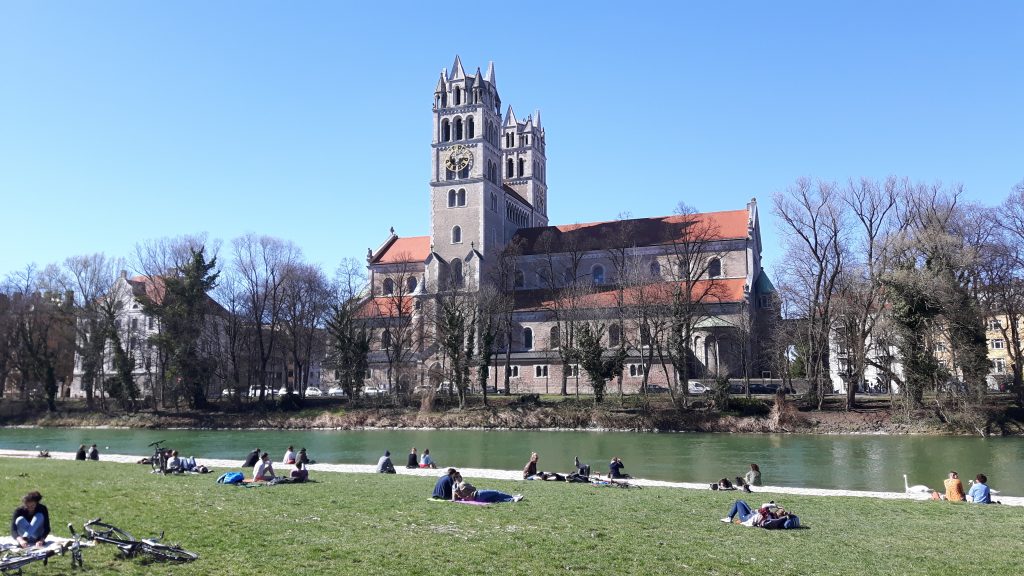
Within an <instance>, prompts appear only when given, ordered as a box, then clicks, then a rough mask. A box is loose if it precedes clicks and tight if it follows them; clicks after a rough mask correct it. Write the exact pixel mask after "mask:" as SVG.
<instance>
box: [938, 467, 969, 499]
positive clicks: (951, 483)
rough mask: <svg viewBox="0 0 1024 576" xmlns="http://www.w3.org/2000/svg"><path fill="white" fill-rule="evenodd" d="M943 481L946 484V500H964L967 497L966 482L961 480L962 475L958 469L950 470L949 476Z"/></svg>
mask: <svg viewBox="0 0 1024 576" xmlns="http://www.w3.org/2000/svg"><path fill="white" fill-rule="evenodd" d="M942 483H943V485H945V486H946V495H945V497H944V499H945V500H949V501H950V502H963V501H964V500H965V499H966V495H965V494H964V483H963V482H961V481H960V475H959V474H957V473H956V470H950V471H949V478H946V479H945V480H943V481H942Z"/></svg>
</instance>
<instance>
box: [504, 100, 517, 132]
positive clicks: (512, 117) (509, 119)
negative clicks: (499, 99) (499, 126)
mask: <svg viewBox="0 0 1024 576" xmlns="http://www.w3.org/2000/svg"><path fill="white" fill-rule="evenodd" d="M518 124H519V123H518V122H517V121H516V113H515V112H513V111H512V105H511V104H509V105H508V112H506V113H505V126H506V127H508V126H512V127H514V126H516V125H518Z"/></svg>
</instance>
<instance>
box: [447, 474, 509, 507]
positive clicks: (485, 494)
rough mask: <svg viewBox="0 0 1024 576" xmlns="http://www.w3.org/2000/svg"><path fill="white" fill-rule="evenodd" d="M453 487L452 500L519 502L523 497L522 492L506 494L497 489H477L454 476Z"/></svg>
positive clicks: (492, 502)
mask: <svg viewBox="0 0 1024 576" xmlns="http://www.w3.org/2000/svg"><path fill="white" fill-rule="evenodd" d="M455 479H456V482H457V483H456V484H455V489H454V490H452V501H453V502H460V501H462V502H483V503H486V504H495V503H498V502H519V501H520V500H522V499H523V495H522V494H515V495H513V494H506V493H504V492H499V491H497V490H477V489H476V488H475V487H474V486H473V485H472V484H470V483H469V482H466V481H465V480H463V479H462V476H456V477H455Z"/></svg>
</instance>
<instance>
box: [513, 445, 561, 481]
mask: <svg viewBox="0 0 1024 576" xmlns="http://www.w3.org/2000/svg"><path fill="white" fill-rule="evenodd" d="M539 460H540V457H539V456H538V455H537V453H536V452H534V453H532V454H530V461H529V462H527V463H526V466H524V467H523V480H557V481H559V482H564V481H565V476H562V475H561V474H558V473H556V472H541V471H538V470H537V462H538V461H539Z"/></svg>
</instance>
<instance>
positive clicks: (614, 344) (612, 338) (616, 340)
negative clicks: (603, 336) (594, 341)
mask: <svg viewBox="0 0 1024 576" xmlns="http://www.w3.org/2000/svg"><path fill="white" fill-rule="evenodd" d="M620 344H622V329H621V328H619V325H618V324H612V325H611V326H609V327H608V346H609V347H611V348H618V347H619V345H620Z"/></svg>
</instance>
